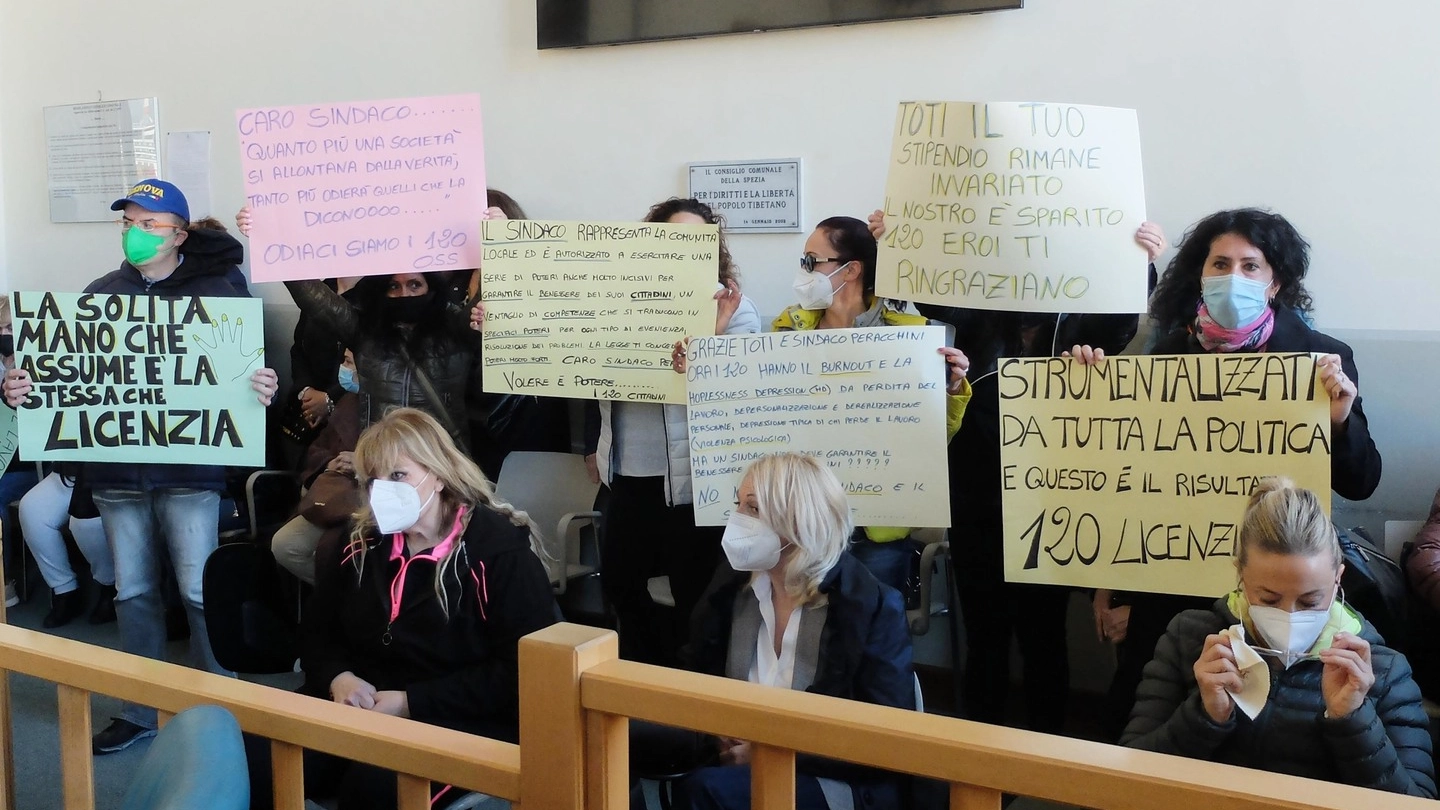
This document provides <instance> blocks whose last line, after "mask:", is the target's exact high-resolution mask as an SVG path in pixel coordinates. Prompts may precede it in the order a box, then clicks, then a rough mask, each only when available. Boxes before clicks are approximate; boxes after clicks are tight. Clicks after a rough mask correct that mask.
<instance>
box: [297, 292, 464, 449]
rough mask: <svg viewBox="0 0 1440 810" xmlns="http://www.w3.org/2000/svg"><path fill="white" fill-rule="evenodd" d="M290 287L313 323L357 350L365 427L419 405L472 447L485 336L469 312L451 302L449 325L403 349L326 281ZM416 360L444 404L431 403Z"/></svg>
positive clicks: (459, 440)
mask: <svg viewBox="0 0 1440 810" xmlns="http://www.w3.org/2000/svg"><path fill="white" fill-rule="evenodd" d="M285 286H286V287H287V288H289V290H290V295H291V297H293V298H294V299H295V304H296V305H297V306H299V307H300V311H301V312H302V313H304V315H305V317H306V318H307V319H308V321H309V323H310V324H311V325H312V326H314V327H318V328H320V329H324V330H326V331H328V332H329V333H331V334H333V335H334V336H335V337H337V338H338V339H339V340H340V341H341V342H342V343H343V344H344V345H346V346H348V347H350V351H351V352H353V353H354V355H355V376H356V378H357V379H358V380H359V382H360V395H359V396H360V425H361V427H362V429H363V428H365V427H369V426H370V425H371V424H373V423H374V422H376V421H379V420H380V418H381V417H383V416H384V415H385V414H386V413H387V412H389V411H390V410H392V409H394V408H401V407H411V408H419V409H421V410H423V411H426V412H428V413H430V414H431V415H432V416H434V417H435V418H436V419H438V420H439V421H440V424H441V425H442V426H444V427H445V428H446V430H448V431H449V432H450V436H451V438H452V439H454V440H455V443H456V444H457V445H459V446H460V447H462V448H463V447H468V446H469V444H470V441H469V438H470V437H469V435H468V433H469V429H468V424H469V415H468V413H467V407H466V403H467V398H468V397H470V396H477V397H478V396H479V395H480V393H481V382H480V381H481V374H480V371H479V366H478V364H476V363H475V360H476V358H477V357H478V356H479V353H480V348H479V347H480V334H479V333H478V332H475V331H473V330H471V329H470V328H469V322H470V315H469V313H468V312H467V311H465V310H464V309H462V308H461V307H460V306H458V305H455V304H453V303H451V304H449V305H448V306H447V307H446V309H445V318H446V319H447V320H446V323H445V324H444V325H442V326H441V328H439V329H436V330H433V331H432V334H434V335H435V339H432V340H430V341H428V342H427V343H426V344H425V345H424V347H423V348H419V349H414V350H412V349H411V348H409V347H408V346H407V347H403V348H402V341H400V340H399V339H397V338H396V336H394V335H384V334H376V329H375V327H374V322H373V321H371V320H370V319H368V318H366V317H365V316H364V315H363V314H362V312H361V311H360V310H359V309H357V308H356V306H355V305H354V304H352V303H350V302H349V301H348V300H346V299H345V298H342V297H340V296H339V295H337V294H336V293H335V291H334V290H332V289H330V288H329V287H327V286H325V284H324V283H322V282H319V281H287V282H285ZM437 294H438V293H437ZM406 353H409V358H408V359H407V357H406ZM411 360H413V361H414V363H413V364H412V363H411V362H410V361H411ZM417 364H418V366H419V369H421V370H423V371H424V373H425V374H426V376H428V377H429V380H430V383H431V385H432V386H433V388H434V390H435V393H436V394H438V395H439V397H440V399H441V400H442V401H441V402H432V401H431V397H430V396H428V395H427V394H426V393H425V388H424V386H423V385H421V383H420V380H419V375H418V374H417V369H416V365H417Z"/></svg>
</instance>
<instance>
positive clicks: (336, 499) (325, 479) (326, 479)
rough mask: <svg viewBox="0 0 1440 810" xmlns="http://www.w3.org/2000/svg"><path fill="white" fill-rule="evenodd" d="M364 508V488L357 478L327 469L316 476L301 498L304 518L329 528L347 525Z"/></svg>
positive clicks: (301, 509)
mask: <svg viewBox="0 0 1440 810" xmlns="http://www.w3.org/2000/svg"><path fill="white" fill-rule="evenodd" d="M359 508H360V485H359V484H358V483H356V481H355V479H354V478H351V477H350V476H348V475H342V474H341V473H337V472H332V471H330V470H326V471H325V472H322V473H320V474H319V475H317V476H316V477H315V482H314V483H313V484H311V485H310V489H308V490H306V491H305V496H304V497H303V498H301V499H300V506H299V507H298V509H297V512H298V514H299V515H300V517H303V518H305V519H306V520H307V521H309V522H311V523H313V524H315V525H316V526H319V527H320V528H322V529H329V528H331V527H334V526H339V525H340V524H342V523H344V522H346V521H347V520H349V519H350V516H351V515H353V514H355V511H356V510H357V509H359Z"/></svg>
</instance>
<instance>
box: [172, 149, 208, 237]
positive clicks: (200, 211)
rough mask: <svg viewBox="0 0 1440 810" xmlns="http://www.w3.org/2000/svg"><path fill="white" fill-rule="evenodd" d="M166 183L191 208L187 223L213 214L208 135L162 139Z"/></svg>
mask: <svg viewBox="0 0 1440 810" xmlns="http://www.w3.org/2000/svg"><path fill="white" fill-rule="evenodd" d="M165 170H166V171H165V179H166V180H169V181H170V182H172V183H174V184H175V185H176V186H178V187H179V189H180V193H182V194H184V195H185V201H186V202H187V203H189V205H190V220H191V221H192V222H193V221H195V220H199V219H204V218H205V217H208V216H210V214H211V213H212V212H213V211H214V209H213V208H212V207H211V205H212V203H211V195H210V133H209V132H208V131H206V130H198V131H195V132H171V133H169V134H167V135H166V136H165Z"/></svg>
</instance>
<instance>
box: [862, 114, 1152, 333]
mask: <svg viewBox="0 0 1440 810" xmlns="http://www.w3.org/2000/svg"><path fill="white" fill-rule="evenodd" d="M884 211H885V225H886V232H885V235H884V237H882V239H881V243H880V255H879V265H878V274H877V279H876V292H877V293H879V294H880V295H883V296H888V297H894V298H900V299H903V300H907V301H922V302H927V303H932V304H948V305H952V306H961V307H973V308H977V309H998V310H1012V311H1024V312H1144V311H1145V300H1146V294H1147V289H1146V281H1147V278H1146V265H1147V260H1146V256H1145V251H1144V250H1143V249H1142V248H1141V247H1140V246H1139V245H1137V244H1136V243H1135V238H1134V237H1135V231H1136V229H1137V228H1139V227H1140V223H1141V222H1143V221H1144V220H1145V184H1144V177H1143V174H1142V170H1141V163H1140V129H1139V125H1138V123H1137V121H1136V117H1135V111H1134V110H1123V109H1115V108H1110V107H1088V106H1080V105H1074V104H1042V103H1038V102H1023V103H1013V102H991V103H971V102H955V101H951V102H942V101H929V102H922V101H905V102H901V104H900V110H899V113H898V114H897V115H896V119H895V141H894V146H893V148H892V153H891V159H890V174H889V178H888V180H887V181H886V185H885V209H884Z"/></svg>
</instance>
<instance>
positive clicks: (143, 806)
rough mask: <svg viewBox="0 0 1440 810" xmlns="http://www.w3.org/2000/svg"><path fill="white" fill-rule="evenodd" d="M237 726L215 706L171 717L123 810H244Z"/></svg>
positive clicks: (246, 786) (246, 797)
mask: <svg viewBox="0 0 1440 810" xmlns="http://www.w3.org/2000/svg"><path fill="white" fill-rule="evenodd" d="M249 807H250V782H249V780H248V779H247V778H246V773H245V746H244V745H243V744H242V741H241V737H240V725H239V724H238V723H236V722H235V718H234V717H233V716H232V715H231V714H230V713H229V712H227V711H225V710H224V709H222V708H220V707H219V706H196V707H194V708H191V709H186V710H185V711H183V712H180V713H179V714H177V715H175V718H174V719H173V720H171V721H170V722H169V723H167V724H166V725H165V730H164V731H161V732H160V734H159V735H158V736H156V737H155V742H154V743H152V744H151V745H150V750H149V751H147V752H146V753H145V759H144V760H142V761H141V763H140V767H139V769H138V770H137V771H136V772H135V778H134V780H133V781H132V782H131V783H130V789H129V790H127V791H126V792H125V804H123V805H122V806H121V810H181V809H182V808H184V810H196V808H204V810H247V808H249Z"/></svg>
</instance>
